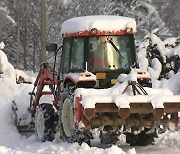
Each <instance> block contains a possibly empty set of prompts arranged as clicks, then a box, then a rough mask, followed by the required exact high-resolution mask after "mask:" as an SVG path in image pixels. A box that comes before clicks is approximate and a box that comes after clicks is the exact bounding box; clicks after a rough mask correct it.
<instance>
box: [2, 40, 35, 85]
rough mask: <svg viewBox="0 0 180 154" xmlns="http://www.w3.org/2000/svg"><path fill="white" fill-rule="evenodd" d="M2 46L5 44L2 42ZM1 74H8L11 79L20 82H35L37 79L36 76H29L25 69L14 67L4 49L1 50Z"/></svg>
mask: <svg viewBox="0 0 180 154" xmlns="http://www.w3.org/2000/svg"><path fill="white" fill-rule="evenodd" d="M0 46H1V47H3V44H2V43H1V45H0ZM1 47H0V48H1ZM0 75H1V76H2V75H6V76H8V77H9V78H11V80H13V81H17V82H18V83H21V82H28V83H34V81H35V78H34V77H29V76H28V75H26V74H25V73H24V72H23V71H21V70H17V69H14V67H13V65H12V64H11V63H9V62H8V58H7V56H6V54H5V53H4V52H3V51H2V50H0Z"/></svg>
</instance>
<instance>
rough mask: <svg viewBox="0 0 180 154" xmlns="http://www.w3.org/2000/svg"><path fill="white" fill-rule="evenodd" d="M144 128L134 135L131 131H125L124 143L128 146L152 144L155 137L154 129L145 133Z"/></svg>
mask: <svg viewBox="0 0 180 154" xmlns="http://www.w3.org/2000/svg"><path fill="white" fill-rule="evenodd" d="M146 132H147V131H146V130H145V131H142V132H141V133H139V134H137V135H135V134H132V133H126V143H129V144H130V146H146V145H153V144H154V140H155V138H157V133H156V130H155V131H154V132H153V133H150V134H146Z"/></svg>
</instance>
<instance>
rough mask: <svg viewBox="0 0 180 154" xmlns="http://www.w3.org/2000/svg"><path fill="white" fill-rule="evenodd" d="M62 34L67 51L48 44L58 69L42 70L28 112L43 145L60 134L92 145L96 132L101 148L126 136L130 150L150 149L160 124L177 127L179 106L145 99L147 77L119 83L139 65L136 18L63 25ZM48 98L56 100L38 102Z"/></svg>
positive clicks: (45, 66) (44, 66)
mask: <svg viewBox="0 0 180 154" xmlns="http://www.w3.org/2000/svg"><path fill="white" fill-rule="evenodd" d="M61 32H62V37H63V46H61V47H59V48H58V47H57V44H48V45H47V51H53V52H54V53H55V63H54V68H53V69H52V68H51V67H50V66H49V65H48V64H47V63H43V64H42V65H41V69H40V72H39V74H38V76H37V79H36V82H35V84H34V89H33V91H32V93H30V94H31V103H30V111H31V113H32V117H33V119H34V123H35V131H36V134H37V136H38V137H39V138H40V139H41V140H42V141H46V140H49V141H52V140H53V139H54V135H55V134H56V133H58V132H59V133H60V138H61V139H62V140H63V141H67V142H78V143H80V144H81V143H82V142H87V143H89V142H90V139H92V138H93V135H92V132H93V130H94V129H95V128H98V129H99V130H100V135H99V137H100V139H101V142H102V143H115V142H116V141H117V140H118V136H119V135H120V134H121V133H124V134H126V137H127V138H126V139H127V140H126V141H127V142H128V143H130V144H131V145H146V144H149V143H152V142H153V139H154V137H155V135H156V131H155V130H156V129H155V127H156V126H157V124H158V123H160V122H161V123H163V124H167V123H169V122H172V123H173V124H177V112H178V111H180V105H179V102H178V101H175V102H164V106H162V107H161V106H160V107H159V106H156V105H154V106H153V105H152V102H151V101H149V100H148V99H147V98H148V93H147V92H146V90H145V89H144V88H143V87H142V84H139V83H138V81H139V82H141V83H147V81H149V77H148V75H145V76H143V77H138V80H137V81H136V80H124V81H120V80H119V79H118V76H119V75H120V74H129V73H130V71H131V68H132V66H133V65H134V64H135V62H136V51H135V41H134V40H135V39H134V34H135V32H136V24H135V21H134V19H131V18H127V17H120V16H86V17H77V18H73V19H69V20H67V21H65V22H64V23H63V24H62V29H61ZM60 49H62V52H61V54H60V57H61V58H60V60H59V59H58V63H59V62H60V65H58V71H55V70H56V69H55V66H56V61H57V60H56V56H57V54H58V51H59V50H60ZM137 74H138V76H141V75H144V74H146V72H139V73H137ZM132 76H133V75H132ZM47 86H48V89H49V90H45V88H44V87H47ZM119 86H120V88H119V89H118V87H119ZM46 89H47V88H46ZM127 91H131V92H129V93H130V94H129V93H128V94H127ZM44 95H51V96H53V101H52V102H43V103H40V98H41V96H44ZM172 97H173V96H172ZM126 98H127V99H126ZM137 98H138V99H137ZM141 98H142V99H141ZM127 100H130V101H127ZM173 100H174V99H173ZM126 102H127V103H126ZM168 115H171V118H168Z"/></svg>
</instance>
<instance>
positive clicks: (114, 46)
mask: <svg viewBox="0 0 180 154" xmlns="http://www.w3.org/2000/svg"><path fill="white" fill-rule="evenodd" d="M107 42H108V43H110V44H111V45H112V46H113V48H114V49H115V50H116V51H117V52H118V53H119V54H120V56H121V57H122V58H123V59H124V57H123V55H122V54H121V52H120V51H119V49H118V48H117V46H116V45H115V44H114V42H113V41H112V40H111V39H110V40H108V41H107Z"/></svg>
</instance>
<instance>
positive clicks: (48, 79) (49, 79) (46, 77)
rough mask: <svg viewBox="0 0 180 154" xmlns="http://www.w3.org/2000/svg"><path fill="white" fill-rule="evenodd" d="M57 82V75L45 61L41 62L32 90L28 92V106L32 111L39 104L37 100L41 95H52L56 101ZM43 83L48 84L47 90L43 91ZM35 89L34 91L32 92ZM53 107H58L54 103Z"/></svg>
mask: <svg viewBox="0 0 180 154" xmlns="http://www.w3.org/2000/svg"><path fill="white" fill-rule="evenodd" d="M57 84H58V80H57V77H56V76H54V74H53V71H52V69H51V68H50V67H49V65H48V64H47V63H43V64H42V65H41V69H40V71H39V73H38V76H37V78H36V81H35V83H34V88H33V91H32V92H31V93H30V95H31V100H30V108H31V111H32V112H33V113H35V112H36V107H37V105H38V104H39V100H40V98H41V96H42V95H54V98H55V102H56V101H57V99H58V98H57V96H58V95H56V94H57V92H56V91H55V85H57ZM45 85H49V89H50V90H49V91H43V89H44V86H45ZM35 89H36V92H34V91H35ZM33 95H34V98H33ZM55 107H56V108H57V107H58V106H57V104H56V105H55Z"/></svg>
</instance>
